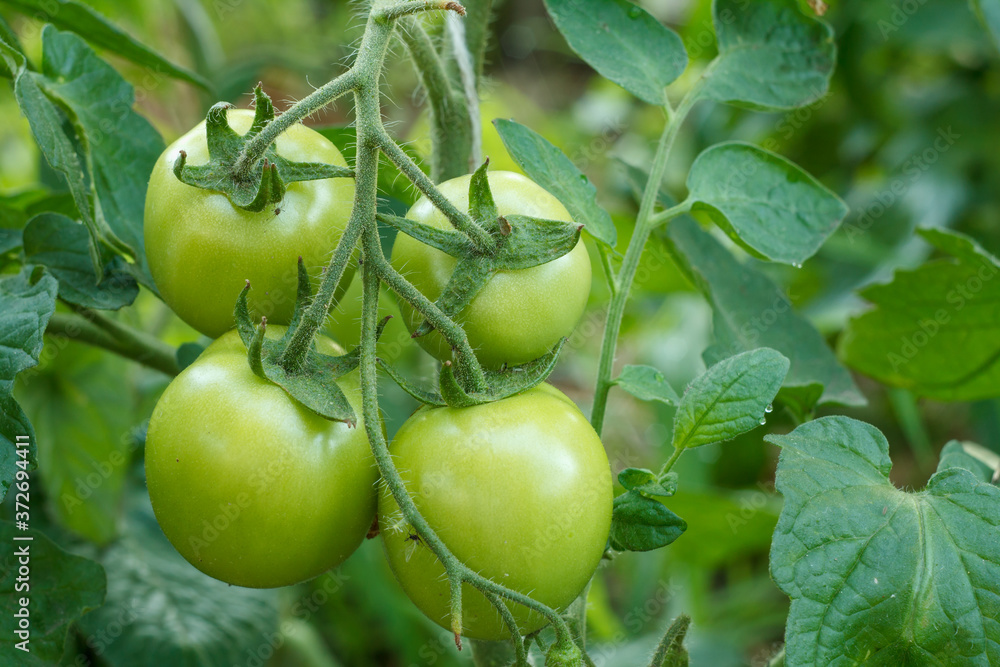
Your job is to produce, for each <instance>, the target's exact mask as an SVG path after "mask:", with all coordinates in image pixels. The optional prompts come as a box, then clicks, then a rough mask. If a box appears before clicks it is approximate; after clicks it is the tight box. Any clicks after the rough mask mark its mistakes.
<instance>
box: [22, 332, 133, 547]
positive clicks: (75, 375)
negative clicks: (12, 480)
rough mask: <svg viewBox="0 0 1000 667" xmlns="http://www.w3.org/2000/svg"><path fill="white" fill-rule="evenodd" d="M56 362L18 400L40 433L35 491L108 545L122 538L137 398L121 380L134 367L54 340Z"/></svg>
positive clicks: (62, 519)
mask: <svg viewBox="0 0 1000 667" xmlns="http://www.w3.org/2000/svg"><path fill="white" fill-rule="evenodd" d="M49 345H50V346H51V351H52V352H53V353H54V356H52V357H51V358H49V359H47V360H46V362H45V363H43V365H42V366H41V367H39V368H37V369H33V370H32V371H31V372H29V373H25V374H23V375H22V376H21V377H20V378H19V381H18V382H17V384H16V385H15V386H16V388H17V395H18V398H19V400H20V402H21V405H22V406H23V408H24V411H25V413H26V414H27V415H28V417H29V418H30V419H31V422H32V423H33V424H34V425H35V432H36V436H37V446H38V468H39V470H41V471H42V472H43V473H44V474H42V475H41V476H40V477H39V478H38V479H37V480H36V481H35V484H37V485H38V486H39V490H40V491H42V490H44V491H45V494H46V497H47V498H48V499H49V503H48V508H49V513H50V514H51V515H52V516H53V518H54V519H55V520H56V521H58V522H59V524H60V525H62V526H65V527H66V528H68V529H70V530H71V531H73V532H74V533H76V534H78V535H82V536H84V537H86V538H87V539H88V540H91V541H93V542H96V543H98V544H105V543H107V542H109V541H110V540H111V539H112V538H114V536H115V533H116V532H117V528H118V526H117V523H118V518H119V517H118V515H119V511H118V508H119V506H120V501H121V495H122V489H123V485H124V481H125V477H126V474H127V472H128V467H129V463H130V462H131V461H132V453H133V451H134V450H135V449H136V442H135V439H134V438H133V437H132V427H133V426H134V425H135V424H136V423H137V422H138V421H140V420H142V419H144V418H145V417H148V415H137V414H136V411H135V410H134V406H135V397H134V395H133V393H132V389H131V387H130V385H129V383H128V382H123V381H122V379H123V378H124V377H125V376H126V374H127V373H128V370H129V366H128V362H126V361H125V360H123V359H120V358H118V357H113V356H111V355H108V354H105V353H102V352H101V351H99V350H95V349H93V348H88V347H83V346H78V345H68V341H67V339H66V338H62V337H54V338H51V339H50V340H49Z"/></svg>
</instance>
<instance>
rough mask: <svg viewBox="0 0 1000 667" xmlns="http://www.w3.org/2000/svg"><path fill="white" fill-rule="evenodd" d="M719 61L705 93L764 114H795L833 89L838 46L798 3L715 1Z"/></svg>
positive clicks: (783, 0)
mask: <svg viewBox="0 0 1000 667" xmlns="http://www.w3.org/2000/svg"><path fill="white" fill-rule="evenodd" d="M712 14H713V19H714V23H715V33H716V37H717V39H718V43H719V57H718V59H717V60H716V61H715V62H714V63H713V64H712V65H711V66H710V68H709V71H708V72H707V73H706V75H705V77H706V81H705V86H704V88H703V89H702V92H701V94H702V95H703V96H705V97H708V98H710V99H714V100H717V101H719V102H727V103H729V104H735V105H738V106H745V107H749V108H751V109H760V110H782V109H794V108H797V107H801V106H805V105H807V104H810V103H812V102H815V101H816V100H819V99H821V98H822V97H824V96H825V95H826V93H827V90H828V89H829V87H830V76H831V75H832V74H833V69H834V66H835V65H836V60H837V46H836V42H834V39H833V30H832V29H831V28H830V26H829V25H827V24H826V23H823V22H822V21H818V20H816V19H814V18H812V17H810V16H806V15H805V14H804V13H802V11H801V10H800V9H799V6H798V3H797V2H796V0H753V1H752V2H747V1H746V0H715V2H714V3H713V7H712Z"/></svg>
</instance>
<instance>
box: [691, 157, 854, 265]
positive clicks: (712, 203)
mask: <svg viewBox="0 0 1000 667" xmlns="http://www.w3.org/2000/svg"><path fill="white" fill-rule="evenodd" d="M687 185H688V190H689V191H690V195H689V200H691V201H693V203H694V209H695V210H704V211H705V212H707V213H708V214H709V216H710V217H711V218H712V220H713V221H714V222H715V223H716V224H717V225H719V227H721V228H722V229H723V230H724V231H725V232H726V233H727V234H728V235H729V236H730V237H731V238H732V239H733V240H734V241H736V242H737V243H739V244H740V245H742V246H743V247H744V248H746V249H747V250H748V251H750V252H752V253H753V254H755V255H757V256H759V257H765V258H767V259H771V260H774V261H777V262H784V263H786V264H801V263H802V262H804V261H806V260H807V259H809V258H810V257H812V256H813V255H814V254H815V253H816V251H817V250H819V248H820V246H821V245H823V242H824V241H826V239H827V238H829V236H830V235H831V234H832V233H833V232H834V231H835V230H836V229H837V227H838V226H839V225H840V223H841V221H842V220H843V219H844V216H846V215H847V211H848V209H847V205H846V204H845V203H844V202H843V201H842V200H841V199H840V198H839V197H837V195H835V194H833V193H832V192H830V190H828V189H827V188H826V187H825V186H824V185H823V184H822V183H820V182H819V181H817V180H816V179H815V178H813V177H812V176H810V175H809V174H807V173H806V172H804V171H803V170H802V169H800V168H799V167H798V166H797V165H795V164H793V163H792V162H789V161H788V160H786V159H785V158H783V157H781V156H780V155H776V154H774V153H770V152H768V151H765V150H764V149H762V148H757V147H756V146H752V145H750V144H745V143H742V142H736V141H733V142H727V143H723V144H717V145H715V146H712V147H711V148H709V149H708V150H706V151H705V152H703V153H702V154H701V155H699V156H698V159H696V160H695V162H694V164H693V165H692V166H691V171H690V172H689V174H688V181H687Z"/></svg>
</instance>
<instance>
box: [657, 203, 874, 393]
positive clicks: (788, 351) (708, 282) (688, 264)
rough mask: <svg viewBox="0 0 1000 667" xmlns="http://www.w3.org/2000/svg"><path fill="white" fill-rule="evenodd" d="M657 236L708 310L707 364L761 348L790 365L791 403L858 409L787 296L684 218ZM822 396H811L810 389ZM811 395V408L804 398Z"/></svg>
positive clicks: (848, 385) (844, 377) (843, 372)
mask: <svg viewBox="0 0 1000 667" xmlns="http://www.w3.org/2000/svg"><path fill="white" fill-rule="evenodd" d="M661 236H662V237H663V238H664V239H665V240H666V241H667V248H668V249H669V250H670V251H671V254H672V255H673V256H674V257H675V258H676V260H677V263H678V266H680V267H681V268H682V269H683V270H684V272H685V273H686V274H687V275H688V277H689V279H690V280H691V282H692V283H693V284H694V286H695V287H697V288H698V289H699V290H700V291H701V292H702V293H703V294H704V295H705V297H706V298H707V299H708V301H709V304H710V305H711V306H712V311H713V326H714V332H715V346H714V348H710V350H711V351H712V352H713V357H712V360H713V361H714V360H717V359H720V358H724V357H726V356H730V355H733V354H736V353H737V352H741V351H744V350H753V349H756V348H758V347H762V346H766V347H770V348H773V349H775V350H777V351H779V352H781V353H782V354H783V355H785V356H786V357H788V359H789V360H790V361H791V367H790V368H789V371H788V375H787V377H786V378H785V388H784V389H783V390H782V391H781V392H779V394H778V401H779V402H782V403H785V400H784V396H783V395H786V394H787V392H788V391H794V392H795V394H796V395H795V403H797V404H799V405H801V406H803V408H804V406H805V405H808V406H809V409H810V410H811V408H812V405H813V404H815V403H816V402H817V401H818V402H819V403H840V404H844V405H864V403H865V399H864V396H863V395H862V394H861V392H860V391H859V390H858V388H857V386H856V385H855V384H854V380H853V379H852V378H851V374H850V373H848V372H847V369H845V368H844V367H843V366H841V365H840V364H839V363H838V362H837V358H836V357H835V356H834V354H833V352H832V351H831V350H830V348H828V347H827V345H826V341H825V340H824V339H823V336H822V335H820V333H819V332H818V331H817V330H816V328H815V327H814V326H813V325H812V324H810V323H809V321H808V320H806V319H805V318H804V317H802V316H800V315H799V314H798V313H796V312H795V310H794V308H793V307H792V304H791V303H789V301H788V297H787V296H785V294H784V293H783V292H782V290H781V289H780V288H779V287H778V286H777V285H775V284H774V283H773V282H772V281H771V279H770V278H768V277H767V276H765V275H764V274H763V273H760V272H759V271H757V270H756V269H754V268H753V267H751V266H750V265H744V264H740V263H739V262H738V261H736V259H735V258H734V257H733V256H732V255H731V254H730V253H729V251H727V250H726V249H725V248H724V247H723V246H722V244H721V243H719V242H718V241H717V240H715V239H714V238H712V235H711V234H709V233H708V232H706V231H704V230H703V229H701V227H699V226H698V224H697V223H696V222H695V221H693V220H691V219H689V218H678V219H677V220H674V221H673V222H672V223H670V227H669V229H668V230H667V231H666V232H664V233H662V234H661ZM817 385H819V386H822V387H823V389H822V392H821V393H819V394H817V393H816V386H817ZM813 397H815V400H814V401H813V403H812V404H810V403H809V401H810V400H812V399H813Z"/></svg>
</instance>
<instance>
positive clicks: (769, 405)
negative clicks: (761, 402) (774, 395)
mask: <svg viewBox="0 0 1000 667" xmlns="http://www.w3.org/2000/svg"><path fill="white" fill-rule="evenodd" d="M771 412H774V406H773V405H771V404H770V403H768V404H767V407H766V408H764V414H770V413H771Z"/></svg>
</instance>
